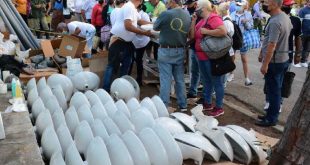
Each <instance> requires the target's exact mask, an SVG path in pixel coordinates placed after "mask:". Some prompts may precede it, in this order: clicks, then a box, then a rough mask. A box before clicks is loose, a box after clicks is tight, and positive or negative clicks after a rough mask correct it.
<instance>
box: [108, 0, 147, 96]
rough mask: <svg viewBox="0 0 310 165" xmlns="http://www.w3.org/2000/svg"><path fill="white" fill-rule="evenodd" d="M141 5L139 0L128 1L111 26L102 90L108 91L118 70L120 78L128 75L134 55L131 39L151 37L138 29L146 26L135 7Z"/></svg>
mask: <svg viewBox="0 0 310 165" xmlns="http://www.w3.org/2000/svg"><path fill="white" fill-rule="evenodd" d="M141 3H142V1H141V0H130V1H129V2H127V3H126V4H125V5H124V6H123V7H122V8H121V10H120V14H121V15H122V17H121V19H118V20H116V22H115V24H114V25H113V26H112V29H111V33H112V37H111V40H110V47H109V55H108V60H109V61H108V65H107V67H106V70H105V73H104V79H103V89H105V90H106V91H108V92H109V91H110V85H111V80H112V76H113V73H114V74H115V73H117V70H118V68H119V66H120V64H122V65H121V68H120V74H119V75H120V76H123V75H126V74H128V71H129V67H130V64H131V61H132V56H133V54H134V46H133V44H132V41H133V39H134V38H135V37H136V35H137V34H140V35H146V36H152V34H151V32H150V31H144V30H141V29H139V28H138V24H139V25H143V24H148V23H149V22H147V21H143V20H141V19H140V18H139V13H138V11H137V9H136V8H137V7H138V6H139V5H140V4H141Z"/></svg>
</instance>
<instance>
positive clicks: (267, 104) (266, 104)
mask: <svg viewBox="0 0 310 165" xmlns="http://www.w3.org/2000/svg"><path fill="white" fill-rule="evenodd" d="M268 108H269V103H268V102H266V103H265V106H264V110H267V109H268Z"/></svg>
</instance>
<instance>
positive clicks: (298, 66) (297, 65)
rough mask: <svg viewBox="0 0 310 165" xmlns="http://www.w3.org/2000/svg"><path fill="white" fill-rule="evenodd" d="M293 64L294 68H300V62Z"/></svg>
mask: <svg viewBox="0 0 310 165" xmlns="http://www.w3.org/2000/svg"><path fill="white" fill-rule="evenodd" d="M293 66H294V67H296V68H300V67H301V64H300V63H298V64H293Z"/></svg>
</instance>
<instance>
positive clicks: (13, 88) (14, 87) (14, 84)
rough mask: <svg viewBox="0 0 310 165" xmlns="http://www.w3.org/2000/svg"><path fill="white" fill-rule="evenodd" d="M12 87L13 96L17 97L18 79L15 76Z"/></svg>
mask: <svg viewBox="0 0 310 165" xmlns="http://www.w3.org/2000/svg"><path fill="white" fill-rule="evenodd" d="M11 87H12V97H13V98H15V97H16V80H15V78H13V80H12V83H11Z"/></svg>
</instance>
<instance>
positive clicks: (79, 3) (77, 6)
mask: <svg viewBox="0 0 310 165" xmlns="http://www.w3.org/2000/svg"><path fill="white" fill-rule="evenodd" d="M84 2H85V1H84V0H74V15H75V17H76V20H77V21H80V22H83V17H82V14H81V10H82V7H83V5H84Z"/></svg>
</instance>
